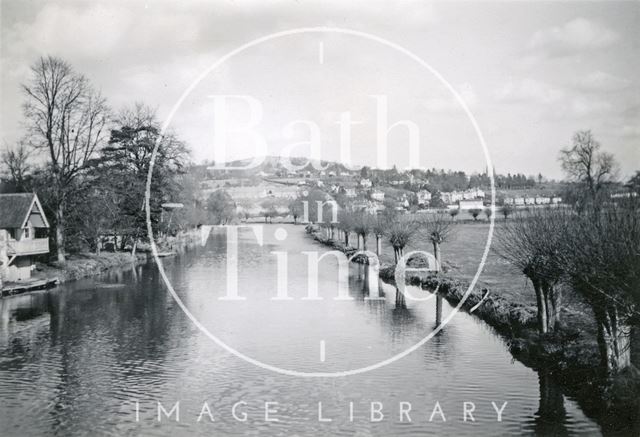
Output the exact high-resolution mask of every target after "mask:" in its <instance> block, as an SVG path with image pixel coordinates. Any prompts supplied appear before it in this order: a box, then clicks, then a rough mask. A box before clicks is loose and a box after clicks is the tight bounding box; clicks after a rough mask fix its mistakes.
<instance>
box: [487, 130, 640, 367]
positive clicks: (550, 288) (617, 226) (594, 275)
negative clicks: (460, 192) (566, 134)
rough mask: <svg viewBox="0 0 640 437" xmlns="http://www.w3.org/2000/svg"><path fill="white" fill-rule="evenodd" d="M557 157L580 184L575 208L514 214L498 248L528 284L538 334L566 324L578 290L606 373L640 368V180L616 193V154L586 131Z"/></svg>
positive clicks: (574, 180) (507, 224) (506, 225)
mask: <svg viewBox="0 0 640 437" xmlns="http://www.w3.org/2000/svg"><path fill="white" fill-rule="evenodd" d="M560 161H561V163H562V167H563V169H564V170H565V172H566V173H567V176H569V177H570V178H571V179H573V182H574V183H575V188H576V191H575V192H576V199H577V201H576V202H574V204H573V207H571V208H547V209H534V210H531V211H528V212H527V213H526V214H515V216H514V219H513V220H509V221H508V222H505V224H504V228H503V229H501V230H500V231H498V232H497V234H496V235H497V237H498V238H497V245H496V248H497V252H498V253H499V254H500V255H501V256H502V257H504V258H505V259H506V260H508V261H509V262H511V263H512V264H513V265H515V266H517V267H518V268H519V269H520V270H521V271H522V273H523V274H524V275H525V276H526V277H527V278H528V279H529V280H530V281H531V283H532V285H533V289H534V291H535V294H536V304H537V319H538V329H539V332H540V334H542V335H543V336H544V335H549V334H552V333H553V332H554V331H557V330H558V329H559V328H560V327H561V324H562V317H561V314H562V308H563V304H564V301H565V299H564V298H565V297H566V296H565V295H566V294H567V293H574V294H576V295H577V296H578V297H579V298H581V300H583V301H584V302H586V303H587V305H588V306H589V308H590V309H591V311H592V313H593V320H594V322H595V324H596V325H597V331H596V332H597V343H598V348H599V352H600V356H601V365H602V368H603V370H605V371H606V372H607V373H616V372H618V371H620V370H622V369H625V368H627V367H629V366H631V365H632V364H633V365H635V367H636V368H640V349H639V348H638V342H639V340H640V339H638V338H637V337H638V335H639V334H640V332H639V329H638V328H639V326H640V313H639V310H640V209H639V206H640V205H639V198H640V195H639V192H640V190H638V186H637V181H636V184H633V181H634V178H632V180H631V181H630V183H629V184H628V185H627V188H628V190H629V191H628V192H627V193H622V194H624V195H622V196H616V197H611V195H610V190H608V186H610V185H611V184H613V183H615V182H616V178H617V172H616V163H615V160H614V157H613V156H612V155H610V154H608V153H605V152H602V151H601V150H600V144H599V143H598V142H597V141H596V140H595V139H594V138H593V136H592V134H591V133H590V132H588V131H585V132H578V133H577V134H576V135H575V136H574V138H573V144H572V145H571V146H570V147H568V148H566V149H563V150H562V151H561V154H560ZM635 179H637V175H636V177H635Z"/></svg>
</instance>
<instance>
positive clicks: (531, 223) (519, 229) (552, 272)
mask: <svg viewBox="0 0 640 437" xmlns="http://www.w3.org/2000/svg"><path fill="white" fill-rule="evenodd" d="M572 216H573V214H571V213H570V212H567V211H564V210H559V209H558V210H552V209H533V210H532V211H531V212H529V213H527V214H518V215H516V216H515V217H514V219H513V220H511V221H510V222H509V223H505V225H504V227H503V228H502V229H501V230H500V232H499V233H497V235H496V237H497V245H496V251H497V253H498V254H499V255H500V256H501V257H502V258H504V259H506V260H507V261H509V262H510V263H511V264H513V265H514V266H516V267H517V268H518V269H520V271H521V272H522V273H523V274H524V275H525V276H526V277H527V278H528V279H529V280H530V281H531V283H532V285H533V289H534V292H535V294H536V306H537V319H538V330H539V332H540V333H541V334H544V333H547V332H549V331H552V330H554V329H556V327H557V326H558V324H559V323H560V310H561V305H562V291H561V288H560V287H559V282H560V280H561V279H562V277H563V273H564V268H563V265H562V262H561V261H562V260H561V256H560V253H559V250H560V248H561V247H562V240H563V238H565V236H566V233H567V227H568V225H569V223H571V220H572V218H573V217H572Z"/></svg>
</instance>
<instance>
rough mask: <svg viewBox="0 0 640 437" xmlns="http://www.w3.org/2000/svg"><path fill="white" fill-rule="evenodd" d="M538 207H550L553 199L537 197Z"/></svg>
mask: <svg viewBox="0 0 640 437" xmlns="http://www.w3.org/2000/svg"><path fill="white" fill-rule="evenodd" d="M535 201H536V205H548V204H550V203H551V197H546V196H536V199H535Z"/></svg>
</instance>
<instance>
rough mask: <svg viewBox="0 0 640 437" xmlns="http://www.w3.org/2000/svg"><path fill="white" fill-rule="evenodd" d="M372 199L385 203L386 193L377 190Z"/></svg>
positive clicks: (372, 194)
mask: <svg viewBox="0 0 640 437" xmlns="http://www.w3.org/2000/svg"><path fill="white" fill-rule="evenodd" d="M371 199H373V200H376V201H378V202H382V201H384V191H380V190H375V191H374V192H372V193H371Z"/></svg>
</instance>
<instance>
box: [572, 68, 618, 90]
mask: <svg viewBox="0 0 640 437" xmlns="http://www.w3.org/2000/svg"><path fill="white" fill-rule="evenodd" d="M630 85H631V81H630V80H627V79H622V78H620V77H617V76H614V75H612V74H609V73H605V72H603V71H594V72H592V73H590V74H588V75H587V76H585V77H583V78H582V79H581V80H579V81H578V83H577V84H576V88H578V89H580V90H582V91H587V92H604V93H609V92H615V91H622V90H624V89H626V88H628V87H629V86H630Z"/></svg>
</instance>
